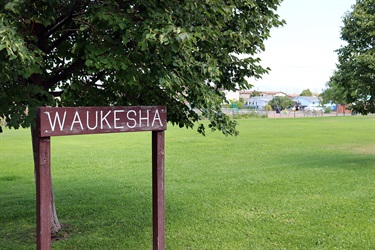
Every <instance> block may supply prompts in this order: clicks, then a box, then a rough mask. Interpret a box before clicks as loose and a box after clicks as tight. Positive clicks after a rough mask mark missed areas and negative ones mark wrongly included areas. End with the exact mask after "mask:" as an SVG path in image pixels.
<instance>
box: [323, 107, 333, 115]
mask: <svg viewBox="0 0 375 250" xmlns="http://www.w3.org/2000/svg"><path fill="white" fill-rule="evenodd" d="M331 111H332V109H331V107H326V108H325V109H324V113H325V114H329V113H331Z"/></svg>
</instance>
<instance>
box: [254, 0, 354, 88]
mask: <svg viewBox="0 0 375 250" xmlns="http://www.w3.org/2000/svg"><path fill="white" fill-rule="evenodd" d="M355 2H356V0H284V1H283V2H282V3H281V5H280V7H279V9H278V10H277V13H278V14H279V15H280V17H281V18H282V19H284V20H285V21H286V22H287V24H285V25H284V26H283V27H279V28H273V29H272V30H271V37H270V38H268V40H267V41H266V42H265V46H266V51H265V52H263V53H262V54H260V58H261V59H262V63H261V65H262V66H264V67H269V68H271V72H270V73H269V74H267V75H264V76H263V78H262V79H261V80H254V79H249V82H250V83H251V84H253V85H254V87H253V88H252V89H255V90H258V91H282V92H285V93H288V94H294V93H295V94H299V93H301V92H302V90H304V89H310V90H311V91H312V92H316V93H321V92H322V90H323V89H325V88H326V83H327V82H328V81H329V78H330V76H331V75H332V72H333V71H334V69H335V68H336V63H337V53H336V52H335V50H336V49H339V48H340V47H341V46H343V45H345V42H344V41H342V40H341V39H340V30H341V27H342V26H343V23H342V17H343V16H344V14H345V13H346V12H348V11H350V10H351V6H352V5H354V4H355Z"/></svg>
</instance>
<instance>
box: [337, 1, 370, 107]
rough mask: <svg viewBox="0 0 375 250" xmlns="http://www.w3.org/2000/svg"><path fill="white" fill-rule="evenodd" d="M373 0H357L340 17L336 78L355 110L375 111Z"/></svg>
mask: <svg viewBox="0 0 375 250" xmlns="http://www.w3.org/2000/svg"><path fill="white" fill-rule="evenodd" d="M374 6H375V0H357V2H356V4H355V5H353V7H352V10H351V11H350V12H348V13H346V15H345V16H344V18H343V22H344V26H343V28H342V29H341V39H342V40H344V41H346V42H347V45H345V46H343V47H341V48H340V49H338V59H339V62H338V64H337V71H336V72H335V78H336V82H337V84H338V86H339V87H342V88H343V89H344V90H345V93H346V99H347V101H348V103H351V104H352V105H351V108H352V109H353V110H355V111H357V112H358V113H361V114H368V113H375V47H374V41H375V22H374V20H375V8H374Z"/></svg>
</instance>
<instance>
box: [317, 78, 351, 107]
mask: <svg viewBox="0 0 375 250" xmlns="http://www.w3.org/2000/svg"><path fill="white" fill-rule="evenodd" d="M336 77H337V76H336V75H335V74H334V75H333V76H331V78H330V80H329V82H328V83H327V88H326V89H325V90H324V91H323V92H322V93H321V94H320V97H321V99H322V102H321V103H330V102H332V103H334V104H347V100H346V91H345V89H344V88H343V87H342V86H340V85H339V84H338V82H337V80H336Z"/></svg>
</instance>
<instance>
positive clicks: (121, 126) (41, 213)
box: [32, 106, 167, 250]
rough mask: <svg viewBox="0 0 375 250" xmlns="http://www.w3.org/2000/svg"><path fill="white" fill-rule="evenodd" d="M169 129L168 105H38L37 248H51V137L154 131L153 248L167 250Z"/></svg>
mask: <svg viewBox="0 0 375 250" xmlns="http://www.w3.org/2000/svg"><path fill="white" fill-rule="evenodd" d="M166 129H167V109H166V107H164V106H146V107H145V106H142V107H139V106H137V107H83V108H82V107H80V108H48V107H42V108H38V109H37V120H36V127H35V129H34V128H33V130H32V133H33V151H34V160H35V178H36V200H37V202H36V203H37V209H36V212H37V249H38V250H49V249H51V227H50V223H51V210H50V205H51V199H52V184H51V183H52V182H51V166H50V137H51V136H62V135H76V134H98V133H114V132H135V131H152V210H153V218H152V220H153V249H157V250H164V249H165V245H166V244H165V194H164V162H165V160H164V154H165V147H164V140H165V138H164V130H166ZM34 135H35V136H34Z"/></svg>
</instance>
